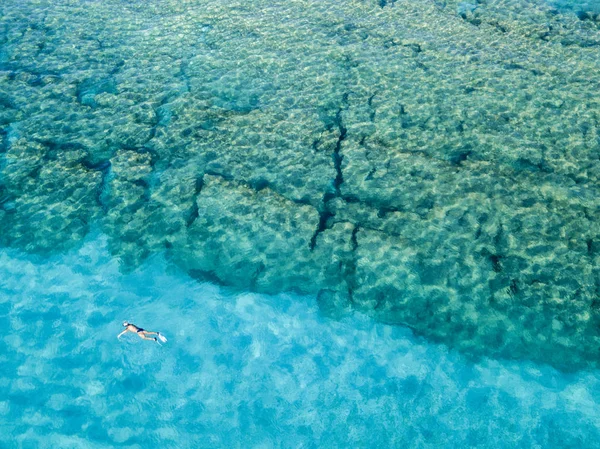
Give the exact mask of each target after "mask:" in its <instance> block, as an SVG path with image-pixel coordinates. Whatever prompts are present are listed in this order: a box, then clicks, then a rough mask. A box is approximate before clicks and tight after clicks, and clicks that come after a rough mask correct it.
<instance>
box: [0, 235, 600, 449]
mask: <svg viewBox="0 0 600 449" xmlns="http://www.w3.org/2000/svg"><path fill="white" fill-rule="evenodd" d="M0 310H1V313H0V320H1V323H2V329H3V337H2V340H1V345H2V346H1V347H2V353H1V356H0V357H1V362H2V367H3V368H2V373H1V375H0V434H1V435H2V444H1V447H3V448H21V447H23V448H34V447H35V448H38V447H39V448H101V447H128V448H147V447H163V448H231V447H238V448H317V447H319V448H324V447H332V448H333V447H356V448H358V447H364V448H367V447H368V448H389V447H411V448H432V447H436V448H457V447H461V448H462V447H486V448H551V447H552V448H594V447H600V446H599V445H600V443H599V441H600V439H599V438H600V423H599V416H600V404H599V403H598V401H597V397H598V396H597V392H598V389H599V388H600V373H599V372H597V371H596V372H581V373H577V374H562V373H560V372H558V371H556V370H554V369H553V368H550V367H547V366H540V365H536V364H533V363H528V362H502V361H490V360H487V361H482V362H480V363H472V362H469V361H468V360H465V359H464V358H463V357H462V356H461V355H459V354H457V353H455V352H453V351H448V350H447V349H446V348H444V347H443V346H436V345H432V344H428V343H426V342H425V341H424V340H422V339H420V338H415V337H414V336H413V335H412V334H411V332H410V331H408V330H407V329H404V328H401V327H393V326H387V325H383V324H376V323H375V322H373V321H372V320H371V319H369V318H366V317H364V316H361V315H353V316H351V317H347V318H344V319H342V320H341V321H332V320H330V319H326V318H323V317H322V316H321V315H320V314H319V313H318V310H317V307H316V305H315V299H314V298H312V297H299V296H296V295H291V294H282V295H277V296H267V295H260V294H252V293H243V292H238V293H232V292H229V291H227V290H226V289H222V288H219V287H217V286H215V285H212V284H209V283H201V284H199V283H198V282H196V281H194V280H192V279H190V278H189V277H188V276H187V275H185V274H184V273H181V272H180V271H179V270H178V269H176V268H174V267H173V266H172V265H170V264H169V263H167V262H166V261H165V260H164V258H163V257H162V256H160V255H157V256H156V257H154V258H152V259H151V260H149V261H147V262H146V263H145V264H144V265H142V266H141V267H140V268H139V269H138V270H136V271H135V272H134V273H131V274H122V273H121V272H120V270H119V268H118V264H117V263H116V262H115V260H114V259H113V258H112V257H111V256H110V254H109V252H108V250H107V242H106V238H103V237H97V238H93V239H89V240H88V241H87V242H86V243H85V244H84V245H83V247H82V248H81V249H80V250H78V251H73V252H70V253H68V254H65V255H61V256H57V257H53V258H51V259H49V260H40V259H38V258H35V257H31V256H27V255H25V254H23V253H20V252H18V251H14V250H2V251H1V252H0ZM123 319H131V320H135V322H136V323H138V324H139V325H142V326H144V327H146V328H148V329H156V330H160V331H162V332H164V333H165V334H166V335H167V336H168V338H169V341H168V343H167V344H165V345H164V346H162V347H159V346H158V345H156V344H154V343H153V342H145V341H142V340H141V339H138V338H137V337H135V336H133V335H128V336H127V337H123V339H122V341H121V342H119V341H118V340H117V339H116V335H117V334H118V333H119V332H120V331H121V327H120V323H121V320H123ZM26 325H27V327H25V326H26Z"/></svg>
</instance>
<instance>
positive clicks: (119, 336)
mask: <svg viewBox="0 0 600 449" xmlns="http://www.w3.org/2000/svg"><path fill="white" fill-rule="evenodd" d="M125 333H127V329H125V330H124V331H123V332H121V333H120V334H119V335H117V338H121V336H122V335H123V334H125Z"/></svg>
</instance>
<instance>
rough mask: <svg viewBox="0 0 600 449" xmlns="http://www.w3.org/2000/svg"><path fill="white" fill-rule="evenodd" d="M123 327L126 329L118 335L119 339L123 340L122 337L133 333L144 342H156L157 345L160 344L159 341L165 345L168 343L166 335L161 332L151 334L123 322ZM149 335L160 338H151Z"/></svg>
mask: <svg viewBox="0 0 600 449" xmlns="http://www.w3.org/2000/svg"><path fill="white" fill-rule="evenodd" d="M123 326H124V327H125V330H124V331H123V332H121V333H120V334H119V335H117V338H119V339H120V338H121V336H123V335H124V334H126V333H127V332H133V333H134V334H137V335H139V337H140V338H143V339H144V340H154V341H155V342H156V343H158V339H160V341H162V342H163V343H166V342H167V338H166V337H165V336H164V335H162V334H161V333H160V332H150V331H147V330H145V329H142V328H141V327H137V326H136V325H135V324H133V323H129V322H127V321H123ZM149 335H156V336H157V337H158V338H156V337H149ZM158 344H160V343H158Z"/></svg>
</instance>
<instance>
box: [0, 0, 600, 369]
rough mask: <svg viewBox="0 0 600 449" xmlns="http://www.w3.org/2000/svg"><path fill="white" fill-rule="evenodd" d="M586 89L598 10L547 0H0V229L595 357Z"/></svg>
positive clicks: (559, 359) (463, 337) (591, 106)
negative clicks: (93, 235) (92, 235)
mask: <svg viewBox="0 0 600 449" xmlns="http://www.w3.org/2000/svg"><path fill="white" fill-rule="evenodd" d="M507 11H509V12H508V13H507ZM599 89H600V22H599V21H598V15H597V13H596V12H594V11H593V10H590V11H589V13H586V11H585V10H584V9H581V8H578V9H576V10H574V11H564V12H561V10H558V9H555V7H554V6H551V5H550V4H546V3H544V2H541V1H508V0H506V1H499V2H485V1H484V2H477V3H476V4H469V3H465V2H462V3H459V2H446V3H443V4H441V3H437V2H434V1H428V0H419V1H411V2H402V1H385V2H380V1H377V0H348V1H345V2H337V3H336V4H328V3H327V2H312V1H305V0H299V1H292V2H290V1H286V2H273V1H272V0H269V1H256V2H250V3H248V2H236V1H233V2H216V3H215V2H208V1H203V0H195V1H192V2H185V3H182V2H177V1H173V2H160V3H153V2H143V3H141V2H140V3H138V2H130V3H127V4H124V3H122V2H120V1H118V0H109V1H104V2H95V3H85V4H83V2H82V4H81V5H79V6H74V5H73V2H66V1H65V2H62V1H61V0H58V1H57V0H52V2H50V1H47V0H39V1H38V2H36V3H35V6H34V5H33V4H31V5H28V4H25V5H24V4H23V3H22V2H18V1H16V0H8V1H6V2H3V4H2V5H0V244H1V245H4V246H15V247H20V248H23V249H25V250H27V251H32V252H41V253H47V252H49V251H63V250H66V249H68V248H70V247H73V246H76V245H78V244H79V242H80V241H81V239H82V238H83V237H84V236H85V235H86V234H87V233H88V232H89V231H90V229H93V228H99V229H100V230H101V232H103V233H105V234H106V235H107V236H108V237H109V241H110V247H111V249H112V251H113V253H114V254H115V256H118V257H120V258H121V259H122V261H123V266H124V268H126V269H131V268H134V267H135V266H137V265H138V264H139V263H140V262H142V261H143V260H144V259H145V258H146V257H148V256H149V255H150V254H152V253H155V252H159V251H166V252H167V253H168V255H169V257H170V258H171V259H172V260H173V261H175V262H176V263H178V264H179V265H180V266H181V267H183V268H184V269H186V270H188V272H189V273H190V274H192V275H193V276H196V277H199V278H202V279H212V280H216V281H218V282H222V283H225V284H228V285H234V286H237V287H240V288H247V289H255V290H258V291H262V292H278V291H282V290H298V291H300V292H304V293H310V294H316V295H317V301H318V303H319V305H320V307H321V308H322V310H323V311H324V313H327V314H329V315H331V316H339V315H340V314H341V313H344V312H345V311H347V310H350V309H355V310H360V311H363V312H366V313H368V314H370V315H372V316H374V317H375V318H377V319H379V320H382V321H385V322H389V323H398V324H400V323H401V324H405V325H408V326H410V327H411V328H413V329H414V330H415V331H416V332H418V333H420V334H422V335H425V336H427V337H430V338H434V339H436V340H437V341H442V342H445V343H448V344H450V345H451V346H453V347H456V348H459V349H460V350H463V351H465V352H468V353H472V354H485V355H492V356H500V357H524V358H531V359H534V360H539V361H545V362H549V363H552V364H554V365H555V366H560V367H582V366H597V364H598V351H599V350H600V293H599V291H600V290H599V287H600V278H599V270H600V264H599V261H600V259H599V258H600V250H599V248H600V243H599V242H600V223H599V218H600V213H599V208H598V206H599V204H600V200H599V199H598V198H599V193H600V191H599V190H600V187H599V185H600V184H599V181H600V159H599V157H598V154H599V151H600V124H599V120H600V100H599V99H598V95H597V92H598V90H599Z"/></svg>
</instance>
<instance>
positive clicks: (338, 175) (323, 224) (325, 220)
mask: <svg viewBox="0 0 600 449" xmlns="http://www.w3.org/2000/svg"><path fill="white" fill-rule="evenodd" d="M347 107H348V93H344V95H343V96H342V105H341V106H340V107H339V108H338V110H337V112H336V114H335V118H334V120H333V124H332V125H333V126H335V127H336V128H337V129H338V132H339V136H338V140H337V142H336V144H335V148H334V149H333V154H332V155H331V158H332V160H333V167H334V169H335V178H334V179H333V190H334V191H333V193H332V192H325V194H324V195H323V199H322V201H321V207H320V208H319V223H318V224H317V228H316V229H315V232H314V234H313V235H312V237H311V239H310V242H309V248H310V250H311V251H313V250H314V249H315V246H316V244H317V238H318V237H319V234H321V233H322V232H323V231H325V230H327V229H328V227H329V220H330V218H333V217H334V216H335V213H333V212H332V211H331V209H330V207H329V202H330V201H331V200H332V199H334V198H342V194H341V190H340V186H341V185H342V183H343V182H344V174H343V172H342V161H343V160H344V156H343V154H342V153H341V149H342V142H343V141H344V140H345V139H346V135H347V133H348V129H347V128H346V126H345V125H344V120H343V117H342V113H343V111H344V110H345V109H346V108H347Z"/></svg>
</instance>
